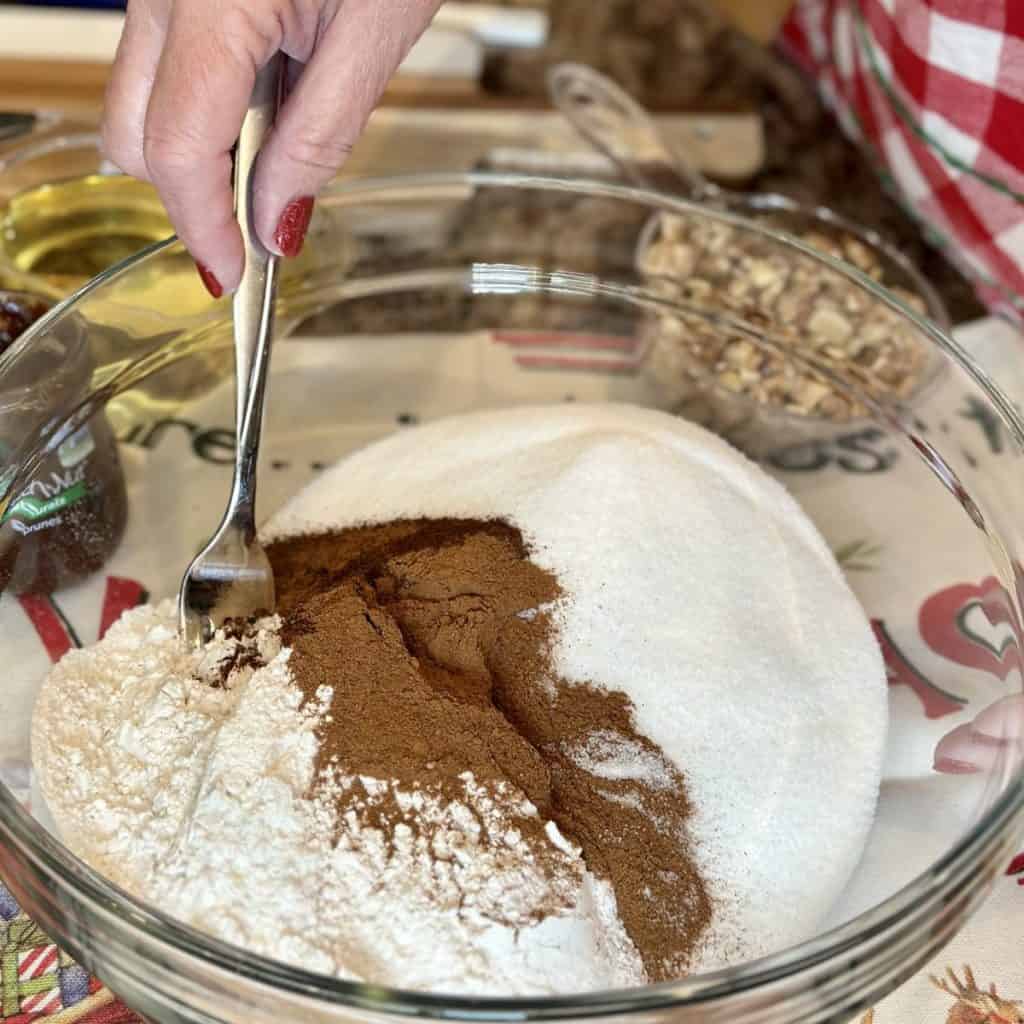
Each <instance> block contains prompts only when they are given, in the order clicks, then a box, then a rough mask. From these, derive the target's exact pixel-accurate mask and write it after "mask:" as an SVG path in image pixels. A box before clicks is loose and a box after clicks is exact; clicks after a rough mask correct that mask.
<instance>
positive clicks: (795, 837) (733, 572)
mask: <svg viewBox="0 0 1024 1024" xmlns="http://www.w3.org/2000/svg"><path fill="white" fill-rule="evenodd" d="M420 516H422V517H441V516H451V517H467V518H488V517H500V518H502V519H505V520H506V521H508V522H510V523H512V524H513V525H514V526H516V527H518V528H519V529H520V530H521V531H522V533H523V535H524V538H525V539H526V540H527V542H528V543H529V544H530V545H531V548H532V552H531V558H532V560H533V561H534V562H536V563H537V564H538V565H540V566H542V567H543V568H546V569H548V570H550V571H551V572H553V573H554V574H555V575H556V576H557V578H558V579H559V581H560V583H561V584H562V587H563V589H564V590H565V592H566V593H567V594H569V595H571V599H570V600H566V601H565V602H563V604H562V607H561V608H560V609H559V614H560V620H559V626H560V628H559V640H558V644H557V648H556V650H555V652H554V668H555V669H556V671H557V672H558V674H559V676H561V677H562V678H564V679H566V680H568V681H570V682H573V681H577V682H588V683H590V684H591V685H596V686H605V687H607V688H609V689H614V690H620V691H622V692H624V693H625V694H627V695H628V696H629V697H630V698H631V699H632V701H633V705H634V708H635V720H636V725H637V727H638V729H639V731H640V732H641V733H643V734H644V735H646V736H648V737H649V738H650V739H651V740H653V741H654V742H655V743H656V744H658V746H659V747H660V748H661V750H662V751H663V752H664V754H665V755H666V756H668V757H669V758H670V759H671V760H672V761H673V762H674V764H675V765H676V766H678V768H679V770H680V771H681V772H682V773H683V774H684V776H685V777H686V778H687V780H688V782H689V785H690V792H691V795H692V798H693V800H694V802H695V804H696V812H695V816H694V818H693V819H692V828H693V833H694V836H695V839H696V843H695V855H696V857H697V859H698V861H699V863H700V867H701V869H702V871H703V873H704V876H705V878H706V879H707V880H708V881H709V883H710V884H711V886H712V891H713V896H714V897H716V912H715V916H714V920H713V922H712V928H711V932H710V934H709V936H708V940H707V944H706V947H705V949H704V952H703V954H702V957H701V960H700V963H699V965H698V966H699V967H702V968H710V967H714V966H719V965H721V964H723V963H725V962H727V961H731V962H735V960H737V959H746V958H750V957H755V956H758V955H761V954H764V953H767V952H770V951H776V950H779V949H782V948H784V947H785V946H787V945H789V944H791V943H794V942H797V941H800V940H803V939H806V938H808V937H809V936H811V935H813V934H814V931H815V928H816V927H817V926H818V924H819V923H820V922H821V921H822V920H823V919H824V917H825V915H826V914H827V912H828V910H829V908H830V907H831V906H832V904H833V903H834V902H835V901H836V900H837V898H838V897H839V895H840V893H841V892H842V890H843V888H844V886H845V885H846V883H847V880H848V879H849V878H850V875H851V874H852V872H853V870H854V868H855V866H856V864H857V861H858V859H859V857H860V854H861V851H862V849H863V847H864V844H865V841H866V838H867V835H868V832H869V830H870V827H871V823H872V820H873V817H874V810H875V804H876V800H877V795H878V788H879V782H880V778H881V768H882V755H883V750H884V747H885V738H886V728H887V696H886V677H885V670H884V666H883V663H882V659H881V655H880V652H879V650H878V647H877V644H876V643H875V640H874V637H873V634H872V631H871V629H870V626H869V624H868V622H867V619H866V617H865V615H864V613H863V611H862V610H861V608H860V606H859V605H858V603H857V601H856V598H855V597H854V596H853V593H852V592H851V590H850V588H849V587H848V585H847V584H846V581H845V580H844V579H843V576H842V573H841V572H840V570H839V568H838V566H837V565H836V562H835V560H834V558H833V557H832V555H831V553H830V552H829V550H828V548H827V546H826V545H825V543H824V541H823V540H822V538H821V536H820V535H819V533H818V532H817V530H816V529H815V527H814V525H813V524H812V523H811V522H810V520H809V519H808V518H807V516H806V515H805V514H804V513H803V511H802V510H801V509H800V507H799V506H798V505H797V503H796V502H795V501H794V500H793V498H792V497H791V496H790V495H789V494H788V493H787V492H786V491H785V490H784V488H783V487H782V486H781V485H779V484H778V483H776V482H775V481H773V480H772V479H771V478H769V477H768V476H767V474H765V473H764V472H762V471H761V470H760V469H759V468H758V467H756V466H755V465H754V464H753V463H751V462H750V461H748V460H747V459H746V458H745V457H744V456H742V455H741V454H740V453H738V452H737V451H735V450H734V449H733V448H731V447H730V446H729V445H727V444H726V443H725V442H723V441H721V440H720V439H719V438H717V437H714V436H713V435H711V434H710V433H708V432H707V431H705V430H703V429H701V428H700V427H697V426H695V425H693V424H690V423H686V422H685V421H682V420H679V419H676V418H673V417H669V416H667V415H665V414H663V413H659V412H654V411H650V410H644V409H638V408H635V407H629V406H615V405H601V406H577V405H566V406H563V407H541V408H532V409H522V408H519V409H514V410H504V411H498V412H489V413H482V414H474V415H470V416H464V417H454V418H449V419H445V420H441V421H438V422H436V423H433V424H429V425H427V426H424V427H420V428H417V429H416V430H412V431H408V432H403V433H401V434H398V435H395V436H393V437H391V438H389V439H387V440H385V441H382V442H379V443H378V444H375V445H372V446H371V447H369V448H366V449H364V450H363V451H361V452H359V453H357V454H356V455H354V456H353V457H351V458H349V459H346V460H344V461H343V462H341V463H340V464H338V465H337V466H335V467H334V468H332V469H331V470H328V471H327V472H325V473H324V474H323V475H322V476H320V477H319V478H318V479H317V480H316V481H314V483H313V484H311V485H310V486H309V487H307V488H306V490H304V491H303V492H302V493H300V494H299V495H297V496H296V498H295V499H294V500H292V501H291V502H290V503H289V504H288V505H287V506H286V508H285V509H284V510H282V512H281V513H280V514H278V515H277V516H275V517H274V518H273V520H272V521H271V522H270V524H269V525H268V527H267V529H266V530H265V534H266V535H267V537H268V538H281V537H285V536H293V535H295V534H299V533H307V532H316V531H321V530H328V529H336V528H338V527H341V526H347V525H353V524H358V523H380V522H386V521H388V520H391V519H395V518H403V517H409V518H411V517H420ZM625 754H626V756H625V757H623V758H622V760H621V763H620V764H619V765H618V766H612V765H610V764H608V762H607V760H605V761H604V765H605V766H604V768H603V769H602V770H604V771H606V772H611V771H621V772H630V771H641V772H642V771H644V770H646V769H645V766H644V765H643V764H642V762H641V763H640V764H638V763H637V760H636V758H635V757H632V758H631V757H630V755H629V753H628V752H625ZM576 756H577V757H580V756H582V757H590V758H591V760H592V761H593V762H595V763H598V762H600V760H601V756H602V754H601V751H600V750H598V751H594V750H584V751H580V752H577V754H576Z"/></svg>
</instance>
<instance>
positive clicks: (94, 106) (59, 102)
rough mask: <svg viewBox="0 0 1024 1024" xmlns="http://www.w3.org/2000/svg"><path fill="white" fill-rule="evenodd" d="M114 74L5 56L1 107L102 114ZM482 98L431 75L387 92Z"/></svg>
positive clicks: (450, 99) (400, 96) (402, 81)
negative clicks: (107, 88)
mask: <svg viewBox="0 0 1024 1024" xmlns="http://www.w3.org/2000/svg"><path fill="white" fill-rule="evenodd" d="M109 74H110V66H109V65H108V64H98V63H92V62H80V61H53V60H8V59H4V60H3V61H0V110H41V109H42V110H63V111H66V112H67V113H70V114H74V115H81V116H88V115H90V114H91V115H98V114H99V112H100V111H101V110H102V108H103V92H104V89H105V88H106V84H107V76H108V75H109ZM479 101H480V94H479V92H478V90H477V86H476V83H475V82H473V81H471V80H468V79H464V78H449V77H438V78H433V77H429V76H426V75H415V76H408V77H404V78H403V77H399V78H396V79H394V81H393V82H392V83H391V86H390V87H389V89H388V92H387V94H386V102H388V103H390V104H393V105H395V106H420V107H422V106H445V107H447V106H464V105H466V104H467V103H468V104H471V105H472V104H474V103H477V102H479Z"/></svg>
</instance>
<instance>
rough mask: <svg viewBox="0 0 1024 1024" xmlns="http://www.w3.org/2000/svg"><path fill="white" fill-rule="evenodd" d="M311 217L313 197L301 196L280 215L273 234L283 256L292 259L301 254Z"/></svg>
mask: <svg viewBox="0 0 1024 1024" xmlns="http://www.w3.org/2000/svg"><path fill="white" fill-rule="evenodd" d="M312 216H313V197H312V196H301V197H300V198H298V199H293V200H292V201H291V202H290V203H289V204H288V205H287V206H286V207H285V208H284V213H282V214H281V219H280V220H279V221H278V222H277V230H276V231H275V232H274V242H275V243H276V245H277V247H278V249H280V250H281V254H282V255H283V256H287V257H288V258H289V259H294V258H295V257H296V256H298V255H299V253H300V252H302V243H303V242H304V241H305V239H306V229H307V228H308V227H309V219H310V218H311V217H312Z"/></svg>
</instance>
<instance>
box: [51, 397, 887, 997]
mask: <svg viewBox="0 0 1024 1024" xmlns="http://www.w3.org/2000/svg"><path fill="white" fill-rule="evenodd" d="M267 535H268V537H269V538H270V539H271V541H272V543H271V546H270V554H271V558H272V560H273V562H274V565H275V571H276V574H277V579H278V588H279V609H278V612H279V617H274V618H270V619H267V620H264V621H262V622H260V623H258V624H250V625H247V626H244V627H239V628H238V629H235V630H233V631H231V632H229V633H228V634H223V633H222V634H221V635H219V636H218V638H217V640H216V641H215V642H214V644H212V645H211V646H210V647H208V648H207V649H206V650H205V651H203V652H201V653H199V652H190V651H186V650H184V649H183V648H182V647H180V646H179V645H178V643H177V642H176V637H175V635H174V616H173V609H172V607H171V605H170V604H164V605H161V606H158V607H155V608H154V607H147V608H142V609H138V610H136V611H134V612H131V613H129V614H128V615H126V616H125V617H124V618H123V619H122V621H121V622H120V623H118V624H117V625H116V626H115V627H114V629H112V630H111V631H110V632H109V633H108V635H107V637H106V639H105V640H104V641H103V642H102V643H101V644H100V645H98V646H97V647H95V648H92V649H90V650H86V651H76V652H72V653H70V654H69V655H68V656H67V657H66V658H65V659H64V660H63V661H62V662H61V663H60V664H59V665H58V666H57V667H56V668H55V669H54V671H53V673H52V674H51V676H50V678H49V679H48V680H47V682H46V684H45V685H44V687H43V690H42V692H41V695H40V699H39V704H38V707H37V712H36V719H35V723H34V734H33V756H34V760H35V764H36V768H37V770H38V772H39V775H40V780H41V785H42V789H43V792H44V794H45V796H46V799H47V801H48V803H49V806H50V809H51V811H52V813H53V815H54V817H55V820H56V821H57V823H58V825H59V828H60V829H61V832H62V834H63V836H64V837H65V839H66V841H67V842H68V844H69V845H70V846H71V848H72V849H74V850H75V851H76V852H77V853H79V855H81V856H83V857H84V858H85V859H86V860H87V861H89V862H90V863H92V864H94V865H95V866H96V867H97V868H99V869H100V870H102V871H104V872H105V873H106V874H108V875H110V876H111V877H112V878H114V880H115V881H117V882H119V883H120V884H121V885H123V886H125V887H126V888H128V889H129V890H131V891H133V892H135V893H137V894H138V895H140V896H142V897H144V898H146V899H148V900H150V901H152V902H154V903H157V904H158V905H160V906H161V907H162V908H164V909H165V910H167V911H169V912H171V913H174V914H177V915H178V916H180V917H183V918H185V919H186V920H188V921H189V922H190V923H192V924H195V925H197V926H199V927H201V928H204V929H206V930H208V931H210V932H213V933H214V934H216V935H218V936H221V937H223V938H226V939H228V940H231V941H234V942H237V943H240V944H242V945H245V946H248V947H249V948H251V949H253V950H256V951H258V952H262V953H266V954H269V955H272V956H276V957H279V958H283V959H285V960H289V961H292V962H295V963H302V964H304V965H306V966H312V967H313V968H314V969H319V970H323V971H328V972H331V973H336V974H339V975H343V976H347V977H356V978H363V979H366V980H370V981H373V982H377V983H382V984H391V985H397V986H402V987H411V988H429V989H433V990H436V991H449V992H455V991H461V992H474V993H491V994H521V993H544V992H568V991H579V990H585V989H590V988H604V987H609V986H617V985H630V984H638V983H641V982H643V981H647V980H661V979H664V978H669V977H674V976H678V975H679V974H682V973H684V972H686V971H688V970H695V969H702V968H705V967H711V966H716V965H720V964H723V963H727V962H735V961H737V960H741V959H745V958H747V957H750V956H755V955H758V954H760V953H763V952H766V951H768V950H772V949H777V948H780V947H781V946H784V945H786V944H788V943H790V942H793V941H797V940H799V939H802V938H805V937H807V935H808V934H810V933H811V932H813V930H814V928H815V926H816V925H817V924H818V922H819V921H820V920H821V918H822V917H823V915H824V914H825V913H827V911H828V910H829V908H830V906H831V904H832V903H833V902H834V900H835V898H836V897H837V896H838V895H839V893H840V891H841V890H842V888H843V886H844V884H845V882H846V880H847V878H848V876H849V874H850V872H851V871H852V869H853V867H854V866H855V864H856V861H857V859H858V857H859V854H860V850H861V848H862V846H863V843H864V840H865V838H866V835H867V831H868V829H869V827H870V822H871V819H872V814H873V809H874V803H875V799H876V795H877V788H878V782H879V776H880V769H881V755H882V749H883V746H884V734H885V722H886V705H885V677H884V671H883V667H882V664H881V659H880V656H879V653H878V651H877V648H876V647H875V645H874V641H873V639H872V636H871V632H870V629H869V627H868V624H867V622H866V620H865V619H864V616H863V613H862V612H861V611H860V609H859V608H858V606H857V604H856V601H855V599H854V598H853V596H852V594H851V593H850V591H849V590H848V588H847V587H846V584H845V583H844V581H843V579H842V577H841V575H840V573H839V570H838V569H837V567H836V565H835V563H834V561H833V560H832V558H831V556H830V554H829V552H828V551H827V549H826V547H825V545H824V543H823V542H822V541H821V539H820V537H819V536H818V535H817V533H816V532H815V530H814V528H813V527H812V525H811V524H810V523H809V521H808V520H807V519H806V517H805V516H804V515H803V514H802V513H801V512H800V510H799V508H798V507H797V506H796V504H795V503H794V502H793V501H792V499H790V498H789V497H788V495H786V493H785V492H784V491H783V490H782V488H781V487H779V486H778V485H777V484H775V483H774V482H772V481H771V480H770V479H769V478H768V477H767V476H765V475H764V474H763V473H762V472H761V471H760V470H758V469H757V468H756V467H754V466H753V465H752V464H751V463H748V462H746V460H744V459H743V458H742V457H741V456H739V455H738V454H737V453H736V452H734V451H733V450H731V449H730V448H729V447H728V446H726V445H725V444H724V443H722V442H721V441H719V440H717V439H716V438H714V437H712V436H711V435H709V434H707V433H706V432H704V431H702V430H700V429H699V428H696V427H693V426H692V425H688V424H685V423H683V422H681V421H678V420H674V419H672V418H670V417H667V416H664V415H662V414H659V413H653V412H648V411H643V410H639V409H632V408H628V407H614V406H601V407H566V408H561V409H558V408H554V409H552V408H547V409H534V410H516V411H506V412H499V413H492V414H484V415H476V416H471V417H462V418H455V419H450V420H445V421H441V422H439V423H436V424H434V425H431V426H428V427H424V428H419V429H417V430H415V431H409V432H406V433H403V434H401V435H398V436H396V437H394V438H392V439H390V440H388V441H385V442H382V443H381V444H378V445H375V446H372V447H371V448H369V449H366V450H365V451H363V452H361V453H359V454H357V455H356V456H354V457H352V458H350V459H348V460H345V461H344V462H343V463H341V464H339V466H338V467H336V468H335V469H334V470H332V471H329V472H327V473H326V474H324V475H323V476H322V477H320V478H319V479H318V480H317V481H316V482H315V483H314V484H313V485H312V486H311V487H310V488H308V489H307V490H306V491H304V492H303V493H301V494H300V495H298V496H297V497H296V498H295V499H294V500H293V501H292V502H291V503H290V504H289V505H288V507H287V508H286V509H285V510H284V511H283V512H282V513H281V514H280V515H279V516H277V517H276V518H275V519H274V520H273V521H272V523H271V524H270V526H269V528H268V530H267ZM822 634H824V635H826V636H827V643H824V644H821V643H818V642H816V637H817V636H819V635H822ZM823 778H827V779H828V780H829V785H828V786H827V787H826V786H822V785H821V780H822V779H823Z"/></svg>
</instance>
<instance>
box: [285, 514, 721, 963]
mask: <svg viewBox="0 0 1024 1024" xmlns="http://www.w3.org/2000/svg"><path fill="white" fill-rule="evenodd" d="M268 553H269V555H270V559H271V563H272V564H273V567H274V572H275V576H276V580H277V586H278V611H279V613H280V614H281V616H282V619H283V639H284V642H285V643H286V644H287V645H288V646H290V647H292V649H293V653H292V656H291V661H290V665H291V668H292V671H293V673H294V675H295V678H296V680H297V682H298V684H299V686H300V687H301V688H302V689H303V691H304V692H305V694H306V696H307V699H308V700H314V699H315V695H316V692H317V690H318V688H319V687H321V686H330V687H332V689H333V697H332V701H331V706H330V720H329V721H325V722H324V724H323V726H322V727H321V736H320V740H321V749H320V754H319V762H320V763H319V765H318V771H319V772H320V773H321V777H327V776H328V775H329V774H330V772H331V771H332V770H334V769H337V770H339V771H342V772H344V773H345V774H346V775H347V776H349V777H351V776H360V775H362V776H372V777H376V778H381V779H394V780H396V781H397V782H398V783H399V784H400V785H403V786H405V787H407V788H409V789H412V788H416V787H427V788H430V789H433V790H436V791H439V792H441V793H442V794H444V795H447V796H450V797H451V799H453V800H457V799H458V794H459V793H460V792H461V790H462V782H461V781H460V779H459V776H460V775H462V774H463V773H465V772H467V771H468V772H472V773H473V776H474V777H475V778H476V780H477V782H478V783H480V784H483V785H497V784H498V783H500V782H503V781H505V782H507V783H511V784H512V785H514V786H515V787H517V788H518V789H519V790H521V791H522V792H523V793H525V794H526V796H527V797H528V798H529V800H530V801H531V802H532V803H533V804H534V805H535V806H536V807H537V809H538V811H539V820H538V819H537V818H526V817H523V818H521V819H519V820H517V826H519V827H520V828H521V830H522V832H523V834H524V836H525V837H526V838H527V840H529V841H530V842H531V847H532V848H533V849H535V850H537V851H538V852H539V855H540V856H541V858H542V861H543V850H544V849H545V848H548V847H549V844H548V843H547V841H546V837H545V836H544V834H543V822H544V821H545V820H553V821H554V822H555V823H556V824H557V825H558V827H559V829H560V830H561V831H562V832H563V833H564V834H565V835H567V836H568V837H569V838H570V839H572V840H573V841H574V842H576V843H577V844H578V845H579V846H580V847H581V848H582V850H583V854H584V857H585V860H586V862H587V865H588V867H589V868H590V870H591V871H593V872H594V873H595V874H597V875H598V876H600V877H603V878H606V879H608V880H609V882H610V883H611V885H612V887H613V889H614V891H615V895H616V899H617V902H618V908H619V914H620V916H621V918H622V922H623V924H624V926H625V928H626V931H627V932H628V934H629V935H630V937H631V938H632V940H633V942H634V943H635V944H636V947H637V949H638V950H639V952H640V955H641V957H642V958H643V961H644V966H645V968H646V970H647V973H648V976H649V978H650V979H651V980H652V981H662V980H668V979H671V978H675V977H679V976H680V975H681V974H683V973H685V972H686V970H687V967H688V964H689V962H690V961H691V959H692V957H693V954H694V952H695V951H696V950H697V948H698V947H699V944H700V941H701V937H702V935H703V933H704V932H705V931H706V929H707V926H708V924H709V922H710V919H711V914H712V903H711V899H710V897H709V894H708V891H707V887H706V886H705V884H704V882H703V880H702V879H701V877H700V874H699V872H698V871H697V869H696V867H695V865H694V861H693V858H692V854H691V850H690V845H689V841H688V839H687V820H688V818H689V817H690V815H691V812H692V807H691V804H690V802H689V799H688V797H687V793H686V783H685V779H684V778H683V777H682V775H681V774H680V772H679V771H678V770H677V769H676V768H675V767H674V766H673V765H672V764H671V763H670V762H669V761H668V760H667V759H666V758H665V757H664V756H663V755H662V754H661V752H660V750H659V749H658V747H657V746H656V745H655V744H653V743H652V742H651V741H650V740H648V739H646V738H645V737H643V736H641V735H639V734H638V733H637V731H636V729H635V727H634V724H633V715H632V708H631V705H630V702H629V699H628V698H627V697H626V696H625V695H624V694H622V693H617V692H611V691H607V690H604V689H600V688H599V687H597V686H582V685H575V684H569V683H566V682H565V681H564V680H560V679H558V678H557V677H556V676H555V674H554V672H553V670H552V664H551V644H552V638H553V636H554V635H555V630H556V628H557V616H558V602H559V600H560V599H561V598H562V597H563V596H564V595H563V592H562V589H561V587H560V586H559V583H558V580H557V579H555V577H554V576H552V575H551V574H550V573H548V572H546V571H544V570H543V569H541V568H539V567H538V566H537V565H535V564H534V563H533V562H532V561H531V560H530V554H529V551H528V550H527V547H526V545H525V544H524V542H523V538H522V535H521V534H520V532H519V531H518V530H516V529H515V528H514V527H512V526H510V525H508V524H507V523H503V522H500V521H489V522H484V521H479V520H457V519H437V520H402V521H394V522H389V523H385V524H382V525H378V526H365V527H356V528H351V529H346V530H341V531H338V532H334V533H326V534H319V535H314V536H305V537H298V538H291V539H289V540H285V541H280V542H277V543H274V544H272V545H270V547H269V549H268ZM597 682H599V681H597ZM595 736H599V737H601V738H602V739H603V740H607V739H608V738H609V737H612V738H613V741H614V742H617V743H621V744H630V745H632V748H633V749H636V750H638V751H641V752H642V753H643V755H644V758H645V762H647V763H650V762H652V761H653V762H654V763H657V764H658V765H659V772H658V778H659V779H660V782H659V783H658V784H654V783H652V782H651V780H650V779H647V778H643V777H637V778H620V777H616V778H606V777H603V776H602V775H600V774H595V773H594V772H593V771H590V770H587V769H586V768H585V767H582V766H581V764H580V763H578V762H579V761H580V760H581V759H580V757H579V756H578V755H577V752H578V751H579V750H580V749H584V748H585V747H586V745H587V743H588V742H590V741H591V740H592V739H593V738H594V737H595ZM357 795H358V794H357V793H356V791H355V790H354V789H349V790H347V791H346V793H345V794H342V795H341V796H339V799H355V797H356V796H357ZM363 795H364V796H365V794H363ZM374 812H375V815H376V824H378V825H380V826H381V827H382V828H384V829H385V831H386V830H387V827H388V826H389V825H393V824H394V823H395V822H396V821H397V820H398V819H399V818H401V820H403V821H404V822H405V823H406V824H408V825H410V826H413V827H414V826H415V822H414V821H410V820H409V816H408V813H407V812H405V813H403V812H402V811H401V810H400V809H399V808H398V806H397V805H396V804H389V803H388V802H386V801H385V802H383V803H380V804H378V805H377V806H376V807H375V808H374ZM558 909H559V908H557V907H549V908H545V910H546V912H557V910H558Z"/></svg>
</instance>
